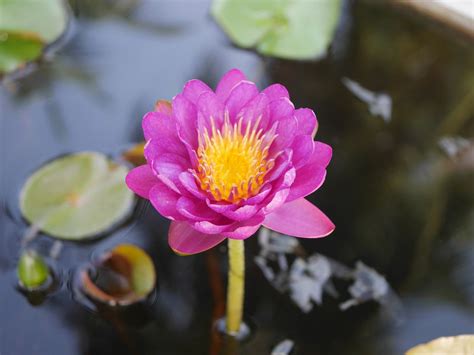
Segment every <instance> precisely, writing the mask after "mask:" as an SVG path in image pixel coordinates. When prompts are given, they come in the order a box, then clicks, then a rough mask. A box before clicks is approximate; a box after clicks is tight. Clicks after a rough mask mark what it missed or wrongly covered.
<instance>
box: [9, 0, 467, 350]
mask: <svg viewBox="0 0 474 355" xmlns="http://www.w3.org/2000/svg"><path fill="white" fill-rule="evenodd" d="M127 3H128V2H127V1H117V2H112V1H79V0H77V1H75V2H73V6H72V7H73V9H74V12H75V13H76V15H77V20H76V21H75V22H74V24H73V27H72V33H71V39H70V40H69V41H68V43H67V44H66V46H65V47H64V48H63V49H62V50H61V51H60V52H59V54H58V55H57V58H56V59H55V60H54V61H52V62H50V63H45V64H43V65H41V66H40V68H39V69H38V70H37V71H36V72H34V73H33V74H31V75H30V76H28V77H26V78H24V79H22V80H19V81H17V82H14V83H10V84H9V85H8V89H3V90H2V92H1V93H0V107H1V121H0V122H1V146H2V151H3V154H2V164H1V169H2V172H1V177H2V180H1V190H0V194H1V202H2V203H1V206H0V223H1V235H0V238H1V239H0V354H1V355H24V354H35V355H42V354H44V355H53V354H60V355H70V354H71V355H72V354H94V355H96V354H97V355H100V354H170V355H171V354H173V355H174V354H209V353H210V354H218V353H226V354H249V355H250V354H269V353H270V350H271V348H272V347H273V346H274V345H275V344H277V343H278V342H279V341H281V340H283V339H285V338H290V339H292V340H294V341H295V343H296V347H297V349H296V353H297V354H308V355H317V354H361V355H371V354H374V355H375V354H377V355H379V354H386V355H391V354H402V353H403V352H404V351H405V350H407V349H408V348H409V347H411V346H414V345H416V344H418V343H421V342H425V341H428V340H430V339H433V338H436V337H439V336H444V335H456V334H463V333H474V276H473V275H474V252H473V247H474V203H473V202H474V187H473V186H474V184H473V181H474V180H473V178H474V161H473V160H474V156H473V153H472V149H473V148H472V146H471V148H468V151H467V153H464V154H463V155H462V156H460V157H458V158H456V159H451V158H449V157H448V156H447V154H446V153H445V152H443V150H442V149H441V148H440V146H439V140H440V139H441V138H442V137H457V136H460V137H464V138H467V139H472V138H473V137H474V113H473V111H474V110H473V108H474V106H473V102H474V66H473V63H474V49H473V46H472V43H469V42H465V41H464V40H463V39H462V38H459V37H458V36H457V35H456V34H454V33H450V32H446V31H443V30H441V29H439V28H437V27H436V26H435V25H433V24H431V23H429V22H426V21H425V20H424V19H422V18H419V17H417V16H413V15H411V14H408V13H405V12H402V11H400V10H399V9H397V8H393V7H391V6H388V5H380V4H376V3H366V2H349V3H348V4H347V6H346V9H345V13H344V21H343V25H342V26H341V28H340V30H339V32H338V35H337V40H336V42H335V43H334V46H333V49H332V52H331V55H330V57H329V58H328V59H324V60H321V61H318V62H314V63H304V62H289V61H281V60H275V59H264V58H260V57H259V56H258V55H256V54H254V53H252V52H248V51H244V50H240V49H237V48H233V47H232V46H230V45H229V44H228V42H227V41H226V38H225V36H224V35H223V34H222V33H221V32H220V30H219V29H218V27H217V26H216V25H215V24H214V23H213V22H212V21H211V19H210V18H209V16H208V14H207V9H208V3H207V2H204V1H158V0H154V1H148V2H142V3H139V4H137V6H136V7H133V6H132V7H130V8H128V7H127V6H125V5H123V4H127ZM132 3H133V1H132ZM232 67H238V68H240V69H242V70H243V71H244V72H246V74H247V75H248V77H249V78H250V79H251V80H254V81H256V82H257V83H258V84H259V85H260V86H261V87H262V86H264V85H267V84H269V83H272V82H281V83H283V84H284V85H286V86H287V87H288V89H289V91H290V93H291V96H292V100H293V102H294V103H295V105H296V106H306V107H311V108H313V109H314V110H315V111H316V114H317V115H318V118H319V122H320V130H319V133H318V139H319V140H322V141H324V142H328V143H329V144H331V145H332V146H333V148H334V158H333V161H332V163H331V165H330V167H329V171H328V177H327V180H326V183H325V185H324V186H323V187H322V188H321V189H320V190H319V191H318V192H317V193H316V194H314V196H313V201H314V202H315V203H317V204H318V206H319V207H320V208H321V209H322V210H323V211H325V212H326V214H327V215H328V216H330V217H331V219H332V220H333V221H334V222H335V224H336V226H337V229H336V231H335V233H333V235H332V236H331V237H329V238H326V239H321V240H316V241H304V242H303V246H304V248H305V249H306V250H307V251H309V252H315V251H318V252H320V253H323V254H325V255H328V256H330V257H332V258H334V259H336V260H339V261H341V262H343V263H345V264H348V265H353V264H354V263H355V262H356V261H357V260H362V261H363V262H364V263H366V264H367V265H370V266H371V267H374V268H375V269H376V270H378V271H379V272H380V273H382V274H384V275H385V276H386V278H387V280H388V281H389V283H390V284H391V285H392V287H393V288H394V289H395V291H396V292H397V293H398V294H399V296H400V298H401V302H402V305H403V313H402V314H398V317H395V318H396V319H395V318H393V317H387V315H386V312H385V311H384V309H383V308H381V307H380V306H378V305H377V304H376V303H367V304H365V305H361V306H358V307H355V308H352V309H350V310H348V311H345V312H341V311H340V310H339V308H338V303H339V302H340V301H339V300H338V301H335V300H334V299H332V298H329V297H325V298H324V303H323V306H322V307H316V308H315V309H314V310H313V311H312V312H310V313H308V314H304V313H302V312H301V311H300V310H299V309H298V308H297V307H296V306H295V305H293V304H292V303H291V301H290V300H289V298H288V296H286V295H280V294H279V293H278V292H277V291H275V290H274V289H273V288H272V287H271V286H270V285H269V283H268V282H267V281H266V280H265V279H264V277H263V275H262V274H261V272H260V270H259V269H258V268H257V266H256V265H255V263H254V262H253V256H254V255H255V254H256V253H257V252H258V243H257V239H256V238H251V239H249V240H248V241H247V242H246V246H247V258H248V260H247V289H246V290H247V297H246V313H247V316H248V317H249V318H251V319H252V321H253V322H254V323H255V325H256V331H255V333H254V335H253V337H252V338H251V339H250V340H249V341H248V342H247V343H245V344H242V345H240V346H236V345H235V344H234V345H232V344H230V345H229V344H228V343H225V342H222V341H220V340H219V337H216V336H215V334H214V333H213V332H212V331H211V330H212V322H213V317H215V316H216V315H219V313H220V305H221V301H222V294H221V292H219V290H220V289H222V288H223V287H225V284H224V281H225V270H226V264H225V263H226V258H225V246H222V247H220V248H216V249H215V250H213V251H212V252H208V253H205V254H202V255H198V256H193V257H178V256H176V255H174V254H173V253H172V252H171V251H170V250H169V248H168V246H167V242H166V231H167V226H168V225H167V222H166V221H165V219H163V218H161V217H160V216H159V215H158V214H157V213H156V212H155V211H154V210H153V209H152V208H150V207H149V206H147V205H146V204H145V203H142V204H140V205H139V206H138V208H137V212H136V215H135V217H134V219H133V221H132V222H131V223H129V224H128V225H126V226H124V227H123V228H121V229H119V230H117V231H116V232H115V233H113V234H112V235H111V236H109V237H108V238H104V239H101V240H99V241H96V242H94V243H92V242H89V243H79V244H76V243H68V242H66V243H65V245H64V248H63V250H62V252H61V254H60V257H59V259H58V262H57V264H58V269H60V270H61V272H62V279H63V284H62V286H61V288H60V289H59V290H58V291H57V292H56V293H55V294H53V295H52V296H51V297H49V298H48V299H47V300H46V302H44V303H43V304H42V305H40V306H36V307H35V306H32V305H30V303H28V301H27V300H26V299H25V298H24V297H23V296H22V295H21V294H20V293H19V292H18V291H17V290H16V288H15V277H14V272H15V267H16V263H17V260H18V254H19V250H20V240H21V237H22V235H23V234H24V232H25V229H26V228H27V226H26V224H25V223H24V221H23V220H22V219H21V217H20V215H19V212H18V203H17V194H18V189H19V188H20V187H21V184H22V183H23V181H24V180H25V178H27V176H28V175H29V174H30V173H31V172H32V171H33V170H34V169H35V168H37V167H38V166H39V165H41V164H42V163H43V162H44V161H47V160H49V159H51V158H53V157H55V156H58V155H60V154H64V153H67V152H73V151H80V150H97V151H101V152H105V153H107V154H111V155H118V154H119V153H120V152H121V151H122V150H123V149H124V148H125V147H127V146H129V145H130V144H131V143H133V142H138V141H140V140H142V134H141V128H140V120H141V117H142V115H143V114H144V113H145V112H147V111H149V110H150V109H151V108H152V105H153V103H154V101H155V100H156V99H158V98H167V99H168V98H171V97H172V96H174V95H175V94H176V93H177V92H179V91H180V90H181V88H182V86H183V84H184V82H185V81H186V80H188V79H190V78H200V79H202V80H205V81H206V82H208V83H209V84H212V85H214V84H215V83H216V81H217V80H218V78H219V77H220V76H221V75H222V74H223V73H224V72H225V71H226V70H228V69H230V68H232ZM343 78H350V79H351V80H354V81H356V82H358V83H360V84H361V85H362V86H364V87H366V88H368V89H370V90H373V91H376V92H385V93H386V94H388V95H389V96H390V97H391V98H392V100H393V109H392V115H391V120H390V121H388V122H385V121H384V120H383V119H382V118H381V117H377V116H374V115H371V114H370V113H369V111H368V108H367V104H366V103H364V102H362V101H361V100H359V99H357V98H356V97H355V96H354V95H353V94H352V93H351V92H350V91H349V90H348V89H347V88H346V87H345V86H344V85H343V82H342V79H343ZM469 149H470V151H469ZM120 242H132V243H135V244H138V245H140V246H142V247H143V248H145V249H146V250H147V251H148V252H149V253H150V255H151V256H152V257H153V259H154V262H155V265H156V268H157V272H158V283H159V290H158V293H157V295H156V301H155V302H154V303H153V304H151V305H149V306H148V308H144V309H134V310H132V312H130V313H131V316H132V318H134V319H133V322H131V321H125V319H128V318H129V317H119V316H117V315H115V314H111V313H110V312H107V311H105V312H103V313H102V316H99V315H97V314H96V313H94V312H91V311H90V310H89V309H88V308H87V307H86V306H84V305H82V304H80V303H78V302H76V300H75V299H73V297H72V294H71V291H70V289H71V287H70V282H71V279H72V275H73V272H74V270H75V269H76V268H77V267H79V266H80V265H82V264H83V263H85V262H87V261H88V260H89V259H90V257H91V256H93V255H96V254H97V253H98V252H99V251H101V250H105V249H108V248H110V247H112V246H113V245H115V244H117V243H120ZM52 243H53V240H51V239H50V238H48V237H47V236H41V237H40V238H38V239H36V240H35V241H34V245H35V247H37V248H38V249H40V250H44V251H47V250H48V249H49V248H50V247H51V245H52ZM345 296H347V295H345ZM216 305H217V306H216Z"/></svg>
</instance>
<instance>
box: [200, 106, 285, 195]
mask: <svg viewBox="0 0 474 355" xmlns="http://www.w3.org/2000/svg"><path fill="white" fill-rule="evenodd" d="M260 119H261V118H259V119H257V120H256V121H255V122H254V124H253V125H252V124H247V127H246V128H245V131H244V132H242V125H243V122H242V118H240V119H239V120H238V122H236V123H234V124H233V125H232V124H231V123H230V120H229V117H228V115H226V117H225V119H224V123H223V124H222V127H221V128H220V129H218V128H217V127H216V124H215V121H214V119H213V118H212V117H211V132H208V131H207V129H204V131H203V132H200V135H199V148H198V151H197V155H198V161H199V167H198V169H197V174H196V175H197V176H196V177H197V178H198V179H199V181H200V184H201V188H202V189H203V190H205V191H208V192H209V193H210V194H212V196H213V197H214V198H215V199H216V200H217V201H222V200H223V201H228V202H238V201H240V200H242V199H246V198H249V197H251V196H253V195H255V194H257V193H258V191H259V189H260V187H261V186H262V184H263V182H264V177H265V174H266V173H267V172H268V171H269V170H270V169H271V168H272V166H273V164H274V162H273V160H271V159H268V151H269V148H270V145H271V143H272V142H273V140H274V139H275V137H276V135H275V130H274V129H271V130H270V131H268V132H266V133H265V134H263V131H262V130H261V129H259V130H258V126H259V123H260Z"/></svg>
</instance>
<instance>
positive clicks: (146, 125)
mask: <svg viewBox="0 0 474 355" xmlns="http://www.w3.org/2000/svg"><path fill="white" fill-rule="evenodd" d="M142 129H143V134H144V136H145V140H149V139H151V138H159V137H160V135H162V134H163V133H164V134H166V135H167V136H168V135H171V136H173V135H174V136H176V128H175V125H174V122H173V120H172V118H171V117H170V116H169V115H166V114H164V113H161V112H155V111H153V112H148V113H146V114H145V116H143V120H142Z"/></svg>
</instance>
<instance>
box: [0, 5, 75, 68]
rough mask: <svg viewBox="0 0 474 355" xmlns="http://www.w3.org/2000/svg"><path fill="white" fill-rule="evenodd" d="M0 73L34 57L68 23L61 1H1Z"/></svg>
mask: <svg viewBox="0 0 474 355" xmlns="http://www.w3.org/2000/svg"><path fill="white" fill-rule="evenodd" d="M0 14H1V15H0V74H3V73H8V72H12V71H14V70H16V69H19V68H21V67H22V66H24V65H25V63H27V62H29V61H32V60H35V59H37V58H38V57H40V55H41V54H42V52H43V49H44V48H45V47H46V46H47V45H48V44H50V43H52V42H54V41H55V40H56V39H58V38H59V37H60V36H61V35H62V34H63V33H64V31H65V29H66V27H67V23H68V11H67V8H66V5H65V2H64V1H62V0H41V1H38V0H0Z"/></svg>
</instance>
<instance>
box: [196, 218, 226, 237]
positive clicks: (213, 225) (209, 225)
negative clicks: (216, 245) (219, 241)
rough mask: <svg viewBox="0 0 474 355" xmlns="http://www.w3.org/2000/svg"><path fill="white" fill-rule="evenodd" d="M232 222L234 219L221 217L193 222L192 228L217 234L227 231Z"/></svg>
mask: <svg viewBox="0 0 474 355" xmlns="http://www.w3.org/2000/svg"><path fill="white" fill-rule="evenodd" d="M234 223H235V222H234V221H231V220H229V219H227V218H222V219H221V220H218V221H212V222H210V221H202V222H195V223H194V224H193V228H194V229H196V230H197V231H199V232H202V233H205V234H219V233H222V232H225V231H228V230H229V229H230V228H231V227H232V224H234Z"/></svg>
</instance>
